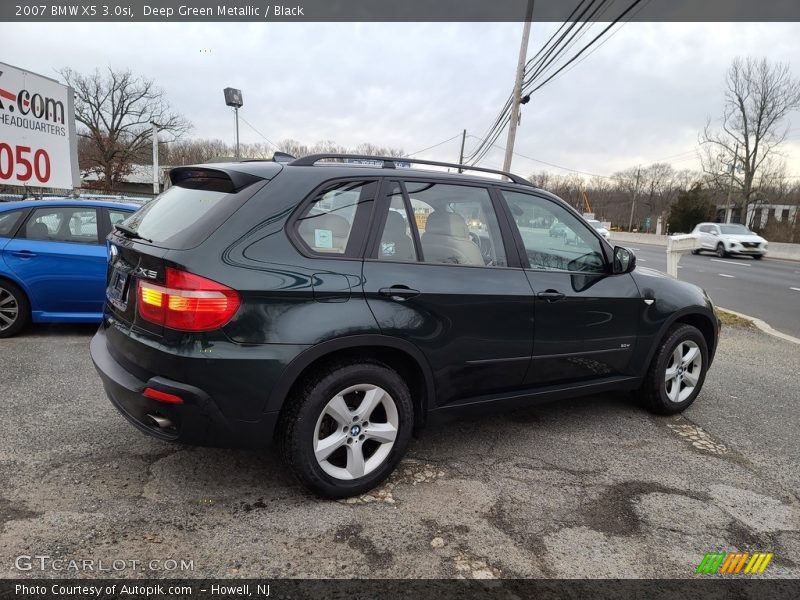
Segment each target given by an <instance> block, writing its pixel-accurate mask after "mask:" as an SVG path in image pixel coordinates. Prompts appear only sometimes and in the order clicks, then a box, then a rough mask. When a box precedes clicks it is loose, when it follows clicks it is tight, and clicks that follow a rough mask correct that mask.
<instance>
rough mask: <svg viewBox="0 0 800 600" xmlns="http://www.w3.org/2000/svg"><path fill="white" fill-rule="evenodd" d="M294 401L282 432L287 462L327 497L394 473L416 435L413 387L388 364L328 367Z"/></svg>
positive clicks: (345, 493)
mask: <svg viewBox="0 0 800 600" xmlns="http://www.w3.org/2000/svg"><path fill="white" fill-rule="evenodd" d="M288 402H289V404H288V405H287V407H286V410H285V412H284V415H283V417H282V420H281V425H280V430H279V431H280V436H281V440H280V447H281V451H282V454H283V457H284V460H285V461H286V462H287V464H288V465H289V467H290V468H291V470H292V471H293V472H294V474H295V475H296V476H297V477H298V479H300V481H301V482H302V483H303V484H304V485H305V486H306V487H308V488H309V489H310V490H312V491H314V492H316V493H317V494H320V495H322V496H326V497H329V498H343V497H347V496H354V495H357V494H362V493H364V492H366V491H369V490H370V489H372V488H373V487H375V486H376V485H378V484H379V483H380V482H381V481H383V480H384V479H385V478H386V477H388V475H389V474H390V473H391V472H392V471H393V470H394V468H395V466H396V465H397V463H398V462H399V461H400V459H401V458H402V457H403V454H405V451H406V448H407V446H408V442H409V440H410V438H411V430H412V425H413V421H414V409H413V404H412V401H411V395H410V393H409V391H408V386H406V384H405V383H404V381H403V380H402V379H401V378H400V376H399V375H398V374H397V373H396V372H395V371H394V370H392V369H391V368H389V367H388V366H386V365H384V364H382V363H378V362H360V363H355V362H348V363H339V364H336V365H333V366H331V367H328V368H326V369H324V370H322V371H320V372H319V373H316V374H314V375H313V376H312V377H310V378H309V379H308V380H307V381H306V382H305V384H304V385H302V386H301V387H300V388H299V389H298V390H297V393H295V394H294V395H293V397H292V398H290V399H289V401H288Z"/></svg>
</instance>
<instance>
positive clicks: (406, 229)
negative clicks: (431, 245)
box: [378, 183, 417, 262]
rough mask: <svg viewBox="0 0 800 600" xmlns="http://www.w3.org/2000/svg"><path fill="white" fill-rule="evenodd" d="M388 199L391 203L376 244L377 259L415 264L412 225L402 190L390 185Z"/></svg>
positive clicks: (415, 254)
mask: <svg viewBox="0 0 800 600" xmlns="http://www.w3.org/2000/svg"><path fill="white" fill-rule="evenodd" d="M389 197H390V198H391V202H390V203H389V213H388V214H387V215H386V223H385V224H384V226H383V232H382V233H381V239H380V242H379V244H378V258H379V259H380V260H397V261H402V262H415V261H416V260H417V249H416V246H415V244H414V236H413V233H412V230H411V227H412V225H411V223H410V221H409V217H408V213H407V212H406V205H405V200H404V199H403V190H402V189H401V188H400V185H399V184H397V183H394V184H392V186H391V188H390V190H389Z"/></svg>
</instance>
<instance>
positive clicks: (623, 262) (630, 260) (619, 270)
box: [612, 246, 636, 275]
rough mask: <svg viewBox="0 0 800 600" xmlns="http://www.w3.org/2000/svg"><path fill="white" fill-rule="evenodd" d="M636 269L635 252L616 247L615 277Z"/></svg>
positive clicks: (613, 267) (613, 271) (613, 270)
mask: <svg viewBox="0 0 800 600" xmlns="http://www.w3.org/2000/svg"><path fill="white" fill-rule="evenodd" d="M635 268H636V255H635V254H634V253H633V251H632V250H629V249H628V248H623V247H622V246H614V264H613V266H612V273H614V275H621V274H623V273H630V272H631V271H633V270H634V269H635Z"/></svg>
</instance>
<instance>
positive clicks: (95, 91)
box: [59, 67, 192, 190]
mask: <svg viewBox="0 0 800 600" xmlns="http://www.w3.org/2000/svg"><path fill="white" fill-rule="evenodd" d="M59 73H60V74H61V76H62V77H63V78H64V80H65V81H66V82H67V83H68V84H69V85H70V86H72V88H74V90H75V119H76V120H77V121H78V123H79V124H80V125H82V127H81V128H80V129H79V131H78V135H80V136H81V138H83V139H84V140H85V141H84V142H83V143H82V144H81V145H80V147H81V148H82V149H83V154H82V155H81V156H80V157H79V162H80V167H81V170H83V171H84V172H95V173H97V174H98V176H99V178H100V184H101V186H102V187H103V188H105V189H107V190H113V189H114V188H115V186H116V185H117V183H118V182H119V181H120V180H121V179H122V178H123V177H124V176H125V175H127V174H129V173H130V172H131V170H132V166H133V165H134V164H135V163H137V162H150V161H149V160H147V159H146V158H145V157H147V156H148V154H149V149H150V148H151V147H152V138H151V135H152V123H153V122H155V123H157V124H158V127H159V130H160V136H159V139H161V140H163V141H170V140H174V139H177V138H178V137H180V136H181V135H182V134H184V133H186V132H187V131H189V130H190V129H191V127H192V126H191V123H189V121H187V120H186V119H185V118H184V117H183V116H181V115H179V114H177V113H175V112H173V111H172V109H171V108H170V106H169V104H168V103H167V101H166V99H165V98H164V91H163V90H162V89H161V88H159V87H157V86H156V85H155V83H154V82H153V81H152V80H150V79H146V78H144V77H140V76H137V75H134V74H133V73H132V72H131V71H128V70H125V71H115V70H114V69H112V68H111V67H109V68H108V70H107V72H101V71H100V70H95V72H94V73H91V74H88V75H84V74H81V73H76V72H75V71H73V70H72V69H69V68H64V69H61V71H60V72H59Z"/></svg>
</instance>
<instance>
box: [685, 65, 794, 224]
mask: <svg viewBox="0 0 800 600" xmlns="http://www.w3.org/2000/svg"><path fill="white" fill-rule="evenodd" d="M726 86H727V89H726V90H725V107H724V109H723V113H722V119H721V123H720V128H719V129H717V128H714V127H712V125H711V121H710V120H709V121H708V123H706V127H705V129H704V130H703V133H702V134H701V135H700V144H701V149H702V153H701V154H702V156H701V159H702V163H703V171H704V172H705V173H706V175H707V177H708V179H709V183H711V184H712V185H714V186H715V187H717V189H727V188H728V186H732V187H733V188H734V189H735V190H736V192H737V193H738V194H740V200H738V199H735V198H734V200H735V202H736V206H737V208H740V209H742V217H744V218H746V216H747V214H748V207H749V206H750V205H751V204H752V203H753V202H755V201H756V198H757V197H758V194H757V193H756V192H757V191H758V185H759V183H760V182H759V177H758V176H759V172H760V171H761V170H762V169H764V168H765V167H766V166H767V165H769V164H770V163H769V160H770V158H771V157H773V156H774V155H776V154H778V149H777V148H778V146H779V145H780V143H781V142H783V141H784V140H785V139H786V134H787V133H788V131H789V123H788V122H787V121H786V117H787V115H788V114H789V113H790V112H792V111H793V110H795V109H797V108H798V107H800V80H798V79H795V78H793V77H792V75H791V72H790V70H789V66H788V65H786V64H783V63H778V64H774V65H770V64H769V63H767V61H766V59H760V60H757V59H755V58H752V57H748V58H746V59H742V58H738V57H737V58H735V59H734V60H733V62H732V63H731V66H730V68H729V69H728V73H727V77H726ZM768 179H769V178H768ZM753 212H754V211H753Z"/></svg>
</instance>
